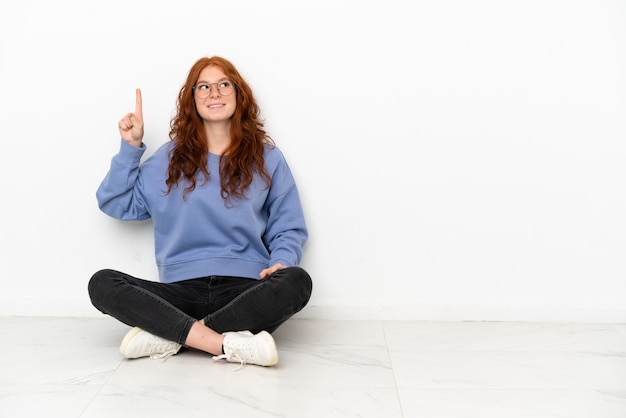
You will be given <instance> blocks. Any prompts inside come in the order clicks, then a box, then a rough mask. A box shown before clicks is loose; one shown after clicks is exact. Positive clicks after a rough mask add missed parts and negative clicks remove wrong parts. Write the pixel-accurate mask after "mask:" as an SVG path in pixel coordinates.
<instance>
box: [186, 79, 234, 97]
mask: <svg viewBox="0 0 626 418" xmlns="http://www.w3.org/2000/svg"><path fill="white" fill-rule="evenodd" d="M213 85H215V86H216V87H217V91H218V92H219V94H221V95H222V96H230V95H231V94H233V92H234V91H235V83H233V82H232V81H230V80H224V81H220V82H219V83H200V84H196V85H195V86H193V91H194V93H195V95H196V97H197V98H198V99H206V98H207V97H209V95H210V94H211V86H213Z"/></svg>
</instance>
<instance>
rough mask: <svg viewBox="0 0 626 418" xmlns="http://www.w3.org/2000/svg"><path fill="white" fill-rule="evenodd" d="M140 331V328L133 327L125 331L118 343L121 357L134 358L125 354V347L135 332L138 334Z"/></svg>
mask: <svg viewBox="0 0 626 418" xmlns="http://www.w3.org/2000/svg"><path fill="white" fill-rule="evenodd" d="M141 331H142V329H141V328H139V327H135V328H133V329H131V330H130V331H128V332H127V333H126V335H125V336H124V339H123V340H122V344H120V354H121V355H122V357H124V358H134V357H129V356H128V355H127V354H126V348H127V347H128V344H129V343H130V340H132V339H133V338H135V336H136V335H137V334H139V333H140V332H141Z"/></svg>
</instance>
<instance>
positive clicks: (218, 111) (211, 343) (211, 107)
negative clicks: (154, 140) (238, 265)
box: [118, 66, 286, 355]
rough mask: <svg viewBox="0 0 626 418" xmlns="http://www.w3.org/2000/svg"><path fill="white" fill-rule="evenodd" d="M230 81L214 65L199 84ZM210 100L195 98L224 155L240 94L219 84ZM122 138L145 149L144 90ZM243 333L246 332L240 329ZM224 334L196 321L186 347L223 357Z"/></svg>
mask: <svg viewBox="0 0 626 418" xmlns="http://www.w3.org/2000/svg"><path fill="white" fill-rule="evenodd" d="M225 79H227V77H226V75H225V74H224V73H223V72H222V70H221V69H219V68H218V67H214V66H209V67H206V68H205V69H204V70H203V71H202V72H201V73H200V76H199V78H198V83H200V82H205V83H218V82H220V81H223V80H225ZM210 89H211V91H210V94H209V96H208V97H206V98H204V99H199V98H195V101H196V109H197V111H198V114H199V115H200V117H201V118H202V120H203V123H204V130H205V132H206V137H207V141H208V151H209V152H211V153H213V154H217V155H222V154H223V153H224V152H225V151H226V150H227V149H228V146H229V145H230V121H231V118H232V116H233V113H234V112H235V107H236V93H233V94H231V95H229V96H223V95H221V94H220V92H219V90H218V89H217V85H216V84H213V85H212V86H211V87H210ZM118 127H119V131H120V135H121V136H122V139H123V140H124V141H126V142H128V143H129V144H130V145H133V146H135V147H141V144H142V141H143V134H144V125H143V109H142V98H141V90H140V89H137V90H136V91H135V111H134V112H131V113H127V114H126V115H124V117H122V119H120V121H119V123H118ZM284 268H286V266H284V265H282V264H280V263H277V264H274V265H273V266H270V267H269V268H266V269H263V270H262V271H261V272H260V273H259V278H260V279H261V280H263V279H265V278H267V277H269V276H270V275H271V274H272V273H274V272H276V271H278V270H282V269H284ZM240 331H242V330H240ZM223 341H224V335H223V334H220V333H218V332H216V331H214V330H212V329H211V328H209V327H207V326H206V325H205V324H204V321H203V320H198V321H196V322H195V323H194V324H193V326H192V327H191V330H190V331H189V334H188V335H187V340H186V341H185V345H186V346H187V347H192V348H195V349H198V350H201V351H205V352H207V353H210V354H213V355H220V354H222V343H223Z"/></svg>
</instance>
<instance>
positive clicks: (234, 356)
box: [213, 350, 246, 372]
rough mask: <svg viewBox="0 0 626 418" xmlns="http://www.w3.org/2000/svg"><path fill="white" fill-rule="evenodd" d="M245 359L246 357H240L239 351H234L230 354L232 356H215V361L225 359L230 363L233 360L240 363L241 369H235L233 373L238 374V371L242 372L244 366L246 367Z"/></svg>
mask: <svg viewBox="0 0 626 418" xmlns="http://www.w3.org/2000/svg"><path fill="white" fill-rule="evenodd" d="M244 358H245V357H244V356H241V355H238V350H233V351H232V352H231V353H230V356H229V355H227V354H221V355H219V356H214V357H213V360H215V361H217V360H222V359H225V360H228V361H233V360H235V361H238V362H239V363H240V364H239V367H237V368H236V369H233V371H234V372H236V371H238V370H241V369H242V368H243V366H245V365H246V361H245V360H244Z"/></svg>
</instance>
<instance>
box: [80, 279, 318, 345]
mask: <svg viewBox="0 0 626 418" xmlns="http://www.w3.org/2000/svg"><path fill="white" fill-rule="evenodd" d="M311 290H312V282H311V278H310V276H309V275H308V273H307V272H306V271H305V270H303V269H302V268H300V267H288V268H286V269H283V270H278V271H276V272H275V273H273V274H272V275H270V276H269V277H268V278H266V279H265V280H254V279H247V278H242V277H226V276H208V277H203V278H198V279H191V280H184V281H181V282H175V283H160V282H154V281H148V280H143V279H138V278H136V277H132V276H129V275H128V274H125V273H121V272H119V271H115V270H100V271H99V272H97V273H96V274H94V275H93V276H92V277H91V280H90V281H89V297H90V298H91V303H93V305H94V306H95V307H96V308H97V309H98V310H99V311H101V312H102V313H105V314H108V315H111V316H112V317H114V318H116V319H117V320H119V321H121V322H123V323H125V324H127V325H130V326H137V327H139V328H142V329H144V330H146V331H148V332H149V333H151V334H154V335H157V336H159V337H163V338H166V339H168V340H171V341H176V342H177V343H179V344H185V341H186V339H187V334H189V330H190V329H191V326H192V325H193V324H194V322H196V321H198V320H199V319H203V320H204V323H205V325H206V326H207V327H209V328H211V329H212V330H214V331H217V332H219V333H223V332H226V331H245V330H248V331H251V332H253V333H255V334H256V333H257V332H260V331H263V330H265V331H268V332H273V331H274V330H276V328H278V327H279V326H280V325H281V324H282V323H283V322H285V321H286V320H287V319H289V318H290V317H291V316H293V315H294V314H295V313H296V312H298V311H300V310H301V309H302V308H304V306H305V305H306V304H307V303H308V301H309V298H310V297H311Z"/></svg>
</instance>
